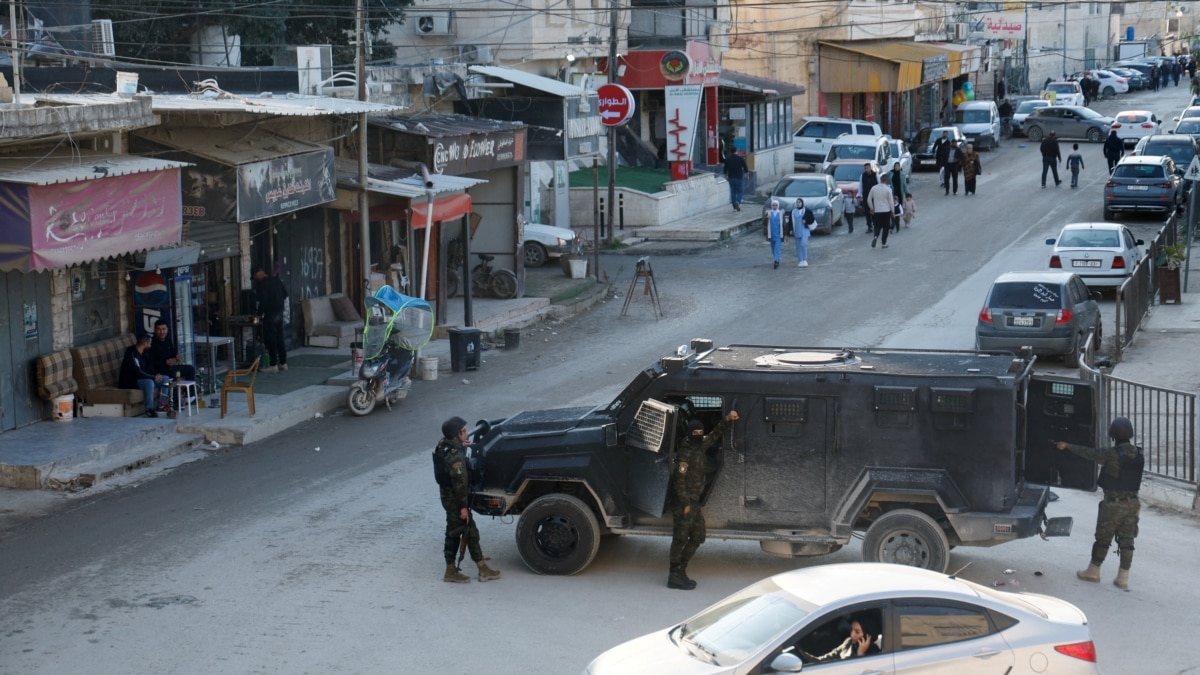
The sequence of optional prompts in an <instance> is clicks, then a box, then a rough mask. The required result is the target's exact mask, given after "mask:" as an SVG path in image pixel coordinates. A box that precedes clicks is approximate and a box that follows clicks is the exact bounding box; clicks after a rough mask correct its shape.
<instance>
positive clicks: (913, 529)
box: [862, 509, 950, 572]
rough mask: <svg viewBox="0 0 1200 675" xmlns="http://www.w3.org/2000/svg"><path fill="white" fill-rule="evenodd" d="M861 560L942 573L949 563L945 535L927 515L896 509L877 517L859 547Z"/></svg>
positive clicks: (948, 543) (948, 551)
mask: <svg viewBox="0 0 1200 675" xmlns="http://www.w3.org/2000/svg"><path fill="white" fill-rule="evenodd" d="M862 550H863V560H864V561H866V562H884V563H893V564H896V565H908V566H910V567H921V568H924V569H927V570H933V571H935V572H945V571H946V566H947V565H948V564H949V563H950V542H949V541H948V540H947V539H946V533H945V532H943V531H942V528H941V527H940V526H938V524H937V523H936V522H935V521H934V520H933V518H930V517H929V516H927V515H925V514H924V513H921V512H920V511H914V510H912V509H897V510H895V511H889V512H887V513H885V514H883V515H882V516H880V517H879V518H878V519H877V520H876V521H875V522H874V523H871V527H869V528H867V536H866V537H864V538H863V544H862Z"/></svg>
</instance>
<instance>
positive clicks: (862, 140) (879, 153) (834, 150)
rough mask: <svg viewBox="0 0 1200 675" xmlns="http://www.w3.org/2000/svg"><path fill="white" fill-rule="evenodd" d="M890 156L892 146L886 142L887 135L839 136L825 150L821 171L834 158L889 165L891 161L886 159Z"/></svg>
mask: <svg viewBox="0 0 1200 675" xmlns="http://www.w3.org/2000/svg"><path fill="white" fill-rule="evenodd" d="M891 157H892V147H891V146H890V145H889V144H888V137H887V136H883V135H877V136H864V135H860V136H850V135H846V136H839V137H838V138H837V139H836V140H834V142H833V143H831V144H830V145H829V149H828V150H826V151H825V158H824V159H823V160H822V161H821V171H822V172H824V171H825V170H826V169H828V168H829V164H830V162H832V161H834V160H835V159H856V160H861V161H863V162H875V163H876V164H877V165H878V166H886V167H891V166H892V163H891V162H889V161H888V160H889V159H891Z"/></svg>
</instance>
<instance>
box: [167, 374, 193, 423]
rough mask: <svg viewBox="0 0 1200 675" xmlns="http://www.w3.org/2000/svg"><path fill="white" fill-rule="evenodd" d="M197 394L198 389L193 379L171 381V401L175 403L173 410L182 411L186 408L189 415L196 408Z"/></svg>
mask: <svg viewBox="0 0 1200 675" xmlns="http://www.w3.org/2000/svg"><path fill="white" fill-rule="evenodd" d="M199 395H200V392H199V389H198V388H197V387H196V383H195V381H193V380H175V381H173V382H171V401H172V402H174V403H175V410H177V411H182V410H183V409H184V408H187V414H188V417H191V416H192V411H193V410H196V397H197V396H199Z"/></svg>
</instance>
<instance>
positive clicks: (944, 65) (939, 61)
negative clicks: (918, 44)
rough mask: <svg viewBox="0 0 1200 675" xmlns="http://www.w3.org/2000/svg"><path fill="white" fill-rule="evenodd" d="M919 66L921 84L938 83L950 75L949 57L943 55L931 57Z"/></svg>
mask: <svg viewBox="0 0 1200 675" xmlns="http://www.w3.org/2000/svg"><path fill="white" fill-rule="evenodd" d="M921 65H922V68H921V84H927V83H929V82H938V81H941V80H944V79H946V78H947V77H948V76H949V75H950V57H949V56H947V55H945V54H939V55H937V56H931V57H929V58H927V59H925V60H924V61H923V62H922V64H921Z"/></svg>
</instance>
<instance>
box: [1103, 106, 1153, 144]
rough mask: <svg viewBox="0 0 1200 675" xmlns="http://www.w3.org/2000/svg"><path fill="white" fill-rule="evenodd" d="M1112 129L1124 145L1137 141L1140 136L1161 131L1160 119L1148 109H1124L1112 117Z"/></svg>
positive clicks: (1151, 134)
mask: <svg viewBox="0 0 1200 675" xmlns="http://www.w3.org/2000/svg"><path fill="white" fill-rule="evenodd" d="M1112 129H1113V131H1116V132H1117V138H1119V139H1121V140H1122V141H1124V142H1125V144H1126V145H1129V144H1131V143H1137V142H1138V139H1140V138H1141V137H1142V136H1153V135H1154V134H1161V133H1162V120H1160V119H1158V116H1157V115H1155V114H1154V113H1153V112H1151V111H1149V110H1124V111H1122V112H1119V113H1117V114H1116V116H1115V117H1113V125H1112Z"/></svg>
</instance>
